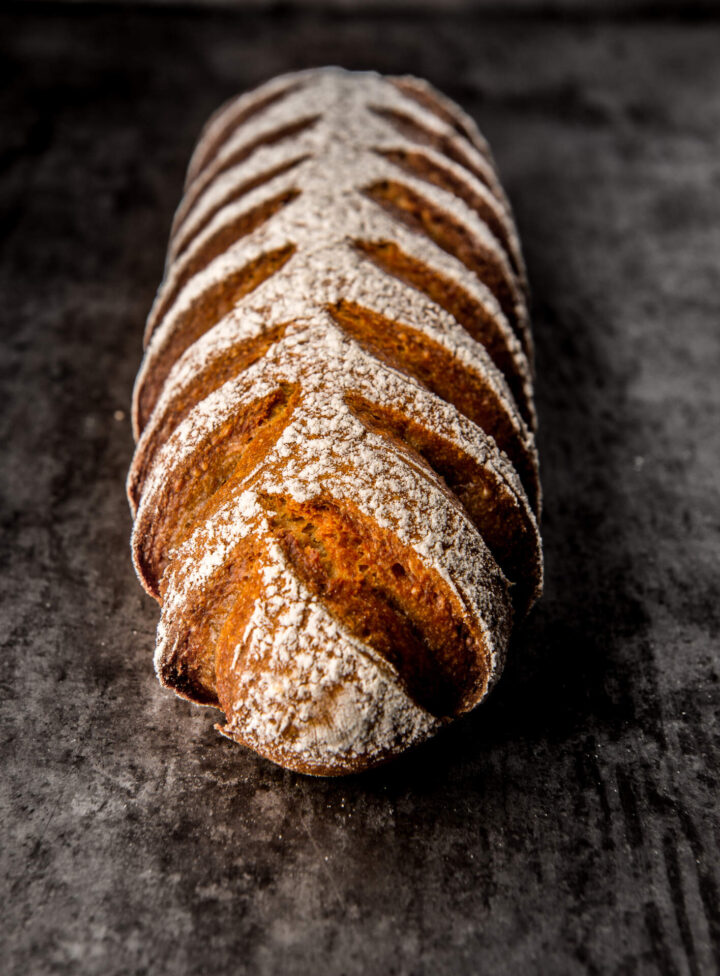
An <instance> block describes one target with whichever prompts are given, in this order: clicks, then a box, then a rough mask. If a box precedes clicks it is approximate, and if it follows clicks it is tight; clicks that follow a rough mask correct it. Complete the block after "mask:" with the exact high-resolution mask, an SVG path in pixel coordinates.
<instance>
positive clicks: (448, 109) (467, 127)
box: [391, 76, 492, 161]
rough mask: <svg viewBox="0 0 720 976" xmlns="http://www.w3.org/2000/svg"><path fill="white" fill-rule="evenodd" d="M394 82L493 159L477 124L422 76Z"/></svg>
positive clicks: (403, 91)
mask: <svg viewBox="0 0 720 976" xmlns="http://www.w3.org/2000/svg"><path fill="white" fill-rule="evenodd" d="M391 81H392V84H393V85H395V87H396V88H398V89H399V90H400V91H401V92H402V93H403V94H404V95H407V96H408V98H411V99H412V100H413V101H414V102H417V103H418V105H421V106H422V107H423V108H426V109H428V111H430V112H432V113H433V115H436V116H437V117H438V118H439V119H441V120H442V121H443V122H447V123H448V124H449V125H451V126H452V128H453V129H454V130H455V132H457V133H458V134H459V135H461V136H463V137H464V138H465V139H467V141H468V142H469V143H470V145H471V146H473V148H475V149H477V151H478V152H479V153H482V155H483V156H486V157H487V159H488V160H490V161H492V160H491V155H490V147H489V146H488V144H487V142H486V141H485V139H483V137H482V136H481V135H480V133H479V132H478V129H477V126H476V125H475V123H474V122H473V120H472V119H471V118H470V116H469V115H466V114H465V113H464V112H463V111H461V109H459V108H458V106H457V105H456V104H455V103H454V102H451V101H450V99H449V98H446V97H445V96H444V95H441V94H440V92H438V91H435V90H434V89H433V88H431V87H430V85H428V84H427V82H424V81H422V79H420V78H412V77H409V76H408V77H405V78H393V79H391Z"/></svg>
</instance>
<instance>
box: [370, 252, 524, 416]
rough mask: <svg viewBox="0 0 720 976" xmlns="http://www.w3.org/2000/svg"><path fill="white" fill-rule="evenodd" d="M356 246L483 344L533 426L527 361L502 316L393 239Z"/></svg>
mask: <svg viewBox="0 0 720 976" xmlns="http://www.w3.org/2000/svg"><path fill="white" fill-rule="evenodd" d="M355 246H356V247H357V248H358V250H359V251H361V252H362V253H363V254H366V255H367V256H368V257H369V258H370V259H371V260H372V261H374V262H375V263H376V264H377V265H378V266H379V267H381V268H382V269H383V270H385V271H387V272H388V273H390V274H392V275H395V276H397V277H398V278H400V279H401V280H402V281H405V282H407V283H408V284H410V285H412V286H413V287H414V288H417V289H418V290H419V291H421V292H423V293H424V294H425V295H427V296H428V298H430V299H432V301H433V302H436V303H437V304H438V305H439V306H440V307H441V308H444V309H445V310H446V311H447V312H449V313H450V314H451V315H452V316H453V317H454V318H455V319H456V320H457V321H458V322H459V323H460V325H461V326H462V327H463V328H464V329H465V331H466V332H467V333H468V335H470V336H472V338H473V339H475V340H476V341H477V342H479V343H480V344H481V345H482V346H484V348H485V349H486V350H487V352H488V355H489V356H490V358H491V359H492V360H493V362H494V363H495V365H496V366H497V367H498V369H499V370H500V371H501V372H502V373H503V375H504V376H505V379H506V381H507V384H508V386H509V387H510V389H511V390H512V392H513V396H514V397H515V400H516V401H517V404H518V407H519V409H520V411H521V412H522V414H523V417H524V419H525V421H526V423H528V424H529V425H530V426H531V427H534V426H535V415H534V411H533V408H532V397H531V390H530V389H529V383H528V376H527V369H526V368H523V367H525V366H526V362H527V361H526V360H523V357H520V356H518V353H517V350H516V349H515V348H514V343H513V342H512V337H511V336H509V335H508V332H507V328H506V329H505V330H503V327H502V326H503V321H504V320H503V319H500V318H498V317H497V316H494V315H492V314H491V313H490V312H489V311H488V310H487V309H486V308H485V307H484V306H483V305H481V304H480V303H479V302H478V301H477V300H476V299H474V298H473V296H472V295H470V294H469V293H468V292H466V291H464V290H463V289H462V288H461V287H460V286H459V285H458V284H457V283H456V282H454V281H452V280H451V279H449V278H446V277H445V276H444V275H441V274H439V273H438V272H437V271H434V272H433V271H431V270H430V269H429V268H428V267H427V266H425V265H423V264H422V263H421V262H419V261H416V260H415V259H414V258H412V257H410V256H409V255H408V254H405V253H404V252H403V251H402V250H401V248H399V247H398V246H397V244H394V243H393V242H392V241H355Z"/></svg>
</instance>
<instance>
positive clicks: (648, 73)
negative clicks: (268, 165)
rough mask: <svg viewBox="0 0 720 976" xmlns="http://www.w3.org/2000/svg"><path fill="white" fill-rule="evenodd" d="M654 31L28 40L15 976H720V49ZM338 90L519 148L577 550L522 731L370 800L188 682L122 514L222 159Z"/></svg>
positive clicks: (148, 30)
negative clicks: (417, 111)
mask: <svg viewBox="0 0 720 976" xmlns="http://www.w3.org/2000/svg"><path fill="white" fill-rule="evenodd" d="M645 6H646V5H642V4H641V5H640V6H639V7H637V8H634V12H631V13H630V14H628V12H627V10H624V11H622V12H620V13H617V12H613V8H607V9H603V8H599V9H598V8H595V9H594V10H593V8H589V9H588V8H584V7H583V5H580V4H570V7H571V8H574V10H575V12H574V13H571V14H568V15H567V16H565V17H560V16H558V15H556V14H552V15H551V14H550V13H549V12H548V11H547V10H545V12H543V8H541V9H540V11H539V12H535V13H527V14H524V15H523V16H517V17H512V16H510V15H505V14H503V13H502V12H498V10H497V9H496V10H495V11H494V12H493V13H482V12H472V11H465V12H457V13H447V11H445V12H443V11H439V12H433V11H432V10H431V9H425V10H424V11H422V12H418V13H416V14H412V13H408V12H407V11H405V12H403V13H397V12H395V13H393V12H391V11H386V12H384V13H383V12H382V11H380V10H376V11H375V12H370V13H367V14H358V13H355V14H344V13H338V12H333V11H332V10H331V9H329V8H315V9H312V8H298V9H292V8H289V7H280V8H270V7H267V9H264V10H261V11H257V12H254V13H245V14H241V13H239V12H237V11H234V12H233V11H227V10H225V11H222V10H210V9H208V10H205V11H203V10H200V9H199V8H198V9H193V10H183V9H177V8H165V9H158V8H143V7H140V6H130V5H128V6H125V7H122V8H113V7H104V6H100V5H87V4H83V5H64V4H54V5H49V6H45V5H42V4H24V5H17V6H9V7H8V6H6V7H4V9H3V11H2V12H0V73H1V77H2V84H1V86H0V118H1V119H2V125H1V126H0V180H1V182H0V208H1V209H0V227H1V230H2V241H1V243H0V248H1V254H0V316H1V319H0V321H1V330H2V332H1V336H2V345H3V348H2V353H1V358H0V381H1V384H2V403H3V410H2V435H1V436H2V444H3V461H2V470H1V472H0V477H1V479H2V510H1V518H2V529H3V531H2V540H1V542H0V572H1V573H2V589H3V594H4V600H3V604H2V610H1V611H0V613H1V614H2V615H1V616H0V624H1V628H0V635H1V639H2V643H3V652H2V670H1V672H0V681H1V682H2V695H1V696H0V730H1V732H2V742H3V745H2V757H3V762H4V772H3V775H2V779H0V821H1V822H2V833H3V842H2V849H1V851H0V863H1V866H2V879H3V881H4V882H7V886H8V888H7V892H6V894H5V897H4V899H3V903H4V908H3V920H2V924H1V926H0V940H1V941H2V947H1V951H2V961H1V963H0V965H1V967H2V970H3V972H5V973H11V974H20V973H23V974H24V973H33V974H43V973H58V974H64V973H67V974H96V973H97V974H103V976H112V974H122V973H145V972H147V973H151V974H153V976H157V974H164V973H168V974H170V973H173V974H199V973H208V972H214V971H217V972H227V973H252V974H276V973H282V974H288V976H293V974H297V976H300V974H311V973H313V974H314V973H323V974H328V976H340V974H347V976H351V974H366V973H382V974H413V976H420V974H428V976H443V974H448V976H456V974H457V976H461V974H471V973H472V974H474V973H483V974H493V976H505V974H507V976H511V974H512V976H526V974H556V973H557V974H574V973H588V974H605V973H613V974H635V973H640V974H654V973H660V974H663V976H674V974H686V973H687V974H691V976H693V974H705V973H708V974H710V973H714V972H717V971H718V969H720V902H719V885H720V877H719V874H718V866H719V864H720V857H719V853H718V840H719V832H718V817H717V777H718V754H719V744H720V741H719V736H718V730H719V722H718V706H719V703H720V688H719V686H718V673H719V666H718V653H717V639H718V624H719V622H720V609H719V606H718V583H719V577H720V572H719V568H718V555H719V553H720V544H719V535H720V511H719V507H718V483H719V475H720V452H719V450H718V448H719V447H720V444H719V436H718V430H719V429H720V394H719V390H718V371H719V370H720V342H719V340H718V328H719V322H720V318H719V315H720V270H719V266H718V255H719V254H720V222H719V218H720V58H718V56H717V54H718V51H719V50H720V22H718V21H715V20H714V19H713V18H712V16H711V14H708V13H707V12H705V13H703V12H702V10H701V9H700V8H696V7H693V8H688V7H685V8H684V10H683V8H680V9H679V13H676V14H670V15H664V16H657V15H653V16H647V15H646V14H645V13H644V12H643V11H644V9H645ZM689 13H691V14H693V16H688V14H689ZM324 63H340V64H343V65H345V66H347V67H363V68H364V67H372V68H377V69H379V70H382V71H388V72H406V71H410V72H414V73H416V74H419V75H423V76H426V77H428V78H429V79H430V80H432V81H433V82H435V83H436V84H437V85H438V86H439V87H440V88H441V89H443V90H444V91H446V92H447V93H448V94H449V95H451V96H452V97H454V98H455V99H457V100H458V101H459V102H460V103H461V104H462V105H463V106H464V107H465V108H466V109H467V110H468V111H469V112H471V113H472V114H473V115H474V117H475V118H476V119H477V120H478V122H479V124H480V126H481V128H482V129H483V130H484V132H485V133H486V135H487V136H488V137H489V138H490V140H491V143H492V145H493V148H494V151H495V153H496V156H497V159H498V162H499V166H500V169H501V173H502V176H503V179H504V182H505V185H506V187H507V190H508V192H509V195H510V198H511V200H512V202H513V205H514V207H515V210H516V216H517V220H518V224H519V228H520V232H521V236H522V240H523V243H524V248H525V253H526V258H527V263H528V267H529V274H530V279H531V284H532V288H533V295H534V303H533V304H534V309H533V316H534V329H535V335H536V341H537V373H538V382H537V400H538V408H539V414H540V422H541V428H540V435H539V447H540V452H541V460H542V474H543V483H544V490H545V517H544V526H543V530H544V537H545V544H546V557H547V588H546V595H545V598H544V599H543V601H542V603H541V604H540V605H539V606H538V608H537V609H536V611H535V612H534V613H533V615H532V616H531V618H530V619H529V620H528V622H527V624H526V625H525V626H524V628H523V629H522V631H521V632H520V633H519V635H518V638H517V640H516V642H515V646H514V648H513V651H512V654H511V657H510V662H509V665H508V669H507V672H506V674H505V677H504V679H503V681H502V682H501V684H500V686H499V687H498V689H497V691H496V692H495V693H494V694H493V696H492V698H491V700H490V701H488V703H487V704H486V705H485V706H483V707H482V708H481V709H480V710H479V711H478V712H477V713H476V714H474V715H473V716H471V717H470V718H468V719H467V720H465V721H463V722H461V723H460V724H459V725H458V726H457V727H455V728H454V729H452V730H451V731H449V732H448V733H446V734H444V735H443V736H441V737H440V738H438V739H437V740H436V741H435V742H433V743H431V744H430V745H429V746H427V747H425V748H423V749H421V750H419V751H417V752H416V753H414V754H412V755H409V756H407V757H406V758H404V759H403V760H401V761H399V762H396V763H395V764H394V765H392V766H389V767H387V768H385V769H382V770H379V771H377V772H374V773H371V774H369V775H365V776H362V777H356V778H350V779H343V780H335V781H324V780H312V779H308V778H303V777H300V776H296V775H293V774H290V773H286V772H283V771H282V770H280V769H278V768H276V767H274V766H272V765H270V764H269V763H267V762H265V761H263V760H261V759H259V758H257V757H255V756H254V755H252V754H251V753H249V752H246V751H244V750H242V749H240V748H237V747H234V746H233V745H232V744H231V743H229V742H227V741H225V740H223V739H221V738H220V737H219V736H218V735H217V734H216V733H215V732H214V731H213V728H212V724H213V720H214V714H213V713H212V712H211V711H209V710H202V709H196V708H193V707H192V706H190V705H187V704H186V703H183V702H181V701H179V700H177V699H175V698H173V697H172V696H171V695H169V694H168V693H165V692H163V691H162V690H161V689H160V687H159V686H158V685H157V683H156V681H155V678H154V675H153V671H152V648H153V642H154V627H155V623H156V619H157V611H156V608H155V606H154V605H153V604H152V603H151V601H149V600H148V599H147V598H145V597H144V596H143V595H142V593H141V591H140V588H139V586H138V584H137V582H136V580H135V578H134V576H133V572H132V567H131V564H130V558H129V552H128V536H129V531H130V517H129V513H128V510H127V505H126V502H125V498H124V493H123V480H124V476H125V472H126V469H127V466H128V463H129V460H130V456H131V452H132V441H131V435H130V430H129V423H128V405H129V400H130V392H131V387H132V381H133V377H134V374H135V372H136V370H137V367H138V365H139V361H140V355H141V334H142V327H143V320H144V317H145V314H146V313H147V310H148V308H149V306H150V303H151V301H152V297H153V293H154V289H155V287H156V286H157V284H158V282H159V279H160V276H161V273H162V266H163V259H164V249H165V244H166V239H167V232H168V229H169V225H170V219H171V215H172V211H173V208H174V206H175V204H176V202H177V201H178V199H179V195H180V192H181V184H182V178H183V170H184V167H185V165H186V162H187V160H188V158H189V154H190V151H191V149H192V146H193V142H194V140H195V138H196V136H197V133H198V130H199V128H200V126H201V124H202V123H203V121H204V120H205V118H206V117H207V115H208V114H209V113H210V112H211V111H212V110H213V109H214V108H215V107H216V106H217V105H218V103H219V102H221V101H222V100H223V99H224V98H226V97H228V96H229V95H231V94H233V93H234V92H236V91H238V90H241V89H243V88H245V87H247V86H249V85H253V84H255V83H257V82H259V81H261V80H263V79H264V78H267V77H269V76H271V75H273V74H275V73H277V72H281V71H287V70H290V69H293V68H300V67H305V66H310V65H315V64H324Z"/></svg>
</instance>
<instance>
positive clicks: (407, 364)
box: [128, 69, 542, 775]
mask: <svg viewBox="0 0 720 976" xmlns="http://www.w3.org/2000/svg"><path fill="white" fill-rule="evenodd" d="M531 357H532V343H531V337H530V332H529V328H528V320H527V309H526V303H525V275H524V267H523V262H522V255H521V252H520V247H519V245H518V241H517V235H516V232H515V228H514V225H513V222H512V218H511V215H510V211H509V207H508V204H507V201H506V199H505V196H504V194H503V192H502V189H501V187H500V185H499V182H498V179H497V175H496V173H495V170H494V167H493V163H492V160H491V157H490V153H489V150H488V148H487V145H486V143H485V142H484V140H483V139H482V137H481V136H480V134H479V133H478V131H477V129H476V127H475V125H474V123H473V122H472V120H470V119H469V118H468V117H467V116H465V115H464V114H463V113H462V112H461V111H460V110H459V109H458V108H457V107H456V106H454V105H453V104H452V103H450V102H448V101H447V100H446V99H445V98H443V97H442V96H441V95H439V94H438V93H437V92H435V91H434V90H432V89H431V88H430V87H429V86H428V85H426V84H425V83H423V82H420V81H418V80H416V79H411V78H397V79H392V78H387V79H386V78H381V77H379V76H377V75H375V74H370V73H349V72H344V71H341V70H339V69H322V70H317V71H309V72H304V73H300V74H295V75H289V76H285V77H282V78H278V79H275V80H273V81H272V82H270V83H268V84H266V85H264V86H263V87H261V88H260V89H258V90H256V91H254V92H251V93H249V94H247V95H244V96H242V97H240V98H237V99H235V100H233V101H232V102H230V103H229V104H227V105H226V106H224V107H223V108H222V109H221V110H220V111H219V112H218V113H217V114H216V115H215V116H214V117H213V118H212V119H211V120H210V122H209V123H208V125H207V127H206V129H205V131H204V133H203V135H202V137H201V140H200V142H199V144H198V147H197V149H196V151H195V154H194V156H193V158H192V160H191V163H190V166H189V170H188V177H187V183H186V188H185V196H184V198H183V200H182V202H181V204H180V206H179V208H178V211H177V214H176V217H175V221H174V224H173V230H172V236H171V240H170V245H169V253H168V263H167V268H166V274H165V279H164V281H163V283H162V285H161V287H160V289H159V291H158V295H157V298H156V301H155V304H154V306H153V308H152V310H151V312H150V316H149V318H148V324H147V332H146V351H145V357H144V360H143V364H142V367H141V369H140V372H139V375H138V379H137V383H136V388H135V397H134V405H133V419H134V426H135V432H136V436H137V437H138V444H137V450H136V454H135V459H134V462H133V466H132V469H131V471H130V475H129V479H128V493H129V497H130V501H131V505H132V507H133V511H134V512H135V527H134V532H133V554H134V559H135V565H136V568H137V571H138V575H139V577H140V579H141V581H142V583H143V585H144V586H145V588H146V590H147V591H148V592H149V593H150V594H152V595H153V596H154V597H156V598H157V599H158V600H159V601H160V603H161V605H162V618H161V621H160V625H159V629H158V641H157V651H156V668H157V672H158V675H159V677H160V680H161V681H162V683H163V684H165V685H166V686H168V687H170V688H173V689H174V690H175V691H176V692H177V693H178V694H180V695H182V696H184V697H187V698H189V699H190V700H192V701H196V702H200V703H203V704H213V705H217V706H219V707H220V708H222V709H223V711H224V712H225V715H226V724H225V725H224V726H223V727H222V729H221V731H222V732H223V733H224V734H226V735H227V736H229V737H231V738H233V739H236V740H237V741H239V742H242V743H244V744H246V745H249V746H251V747H252V748H253V749H255V750H257V751H258V752H260V753H261V754H263V755H265V756H267V757H269V758H270V759H272V760H274V761H275V762H278V763H280V764H282V765H284V766H287V767H289V768H292V769H296V770H299V771H302V772H310V773H316V774H325V775H330V774H337V773H344V772H349V771H354V770H359V769H363V768H367V767H369V766H372V765H375V764H377V763H378V762H382V761H384V760H386V759H388V758H390V757H392V756H393V755H395V754H397V753H398V752H400V751H402V750H403V749H406V748H408V747H409V746H411V745H413V744H415V743H417V742H419V741H422V740H423V739H424V738H426V737H427V736H428V735H430V734H432V733H433V732H434V731H435V730H436V729H438V728H439V727H440V726H442V725H443V724H444V723H446V722H447V721H449V720H451V719H452V718H453V717H455V716H458V715H460V714H462V713H464V712H466V711H468V710H469V709H471V708H473V707H474V706H475V705H477V704H478V702H480V701H481V699H482V698H483V697H484V696H485V694H486V693H487V691H488V689H489V687H490V686H491V684H492V683H493V682H494V681H495V680H496V679H497V677H498V675H499V673H500V670H501V667H502V661H503V657H504V654H505V649H506V646H507V642H508V638H509V636H510V633H511V629H512V625H513V622H514V620H515V619H517V617H518V616H519V615H522V614H524V613H525V612H526V611H527V609H528V608H529V607H530V605H531V604H532V603H533V602H534V600H535V599H536V598H537V597H538V596H539V594H540V591H541V588H542V554H541V546H540V538H539V534H538V527H537V517H538V511H539V505H540V489H539V481H538V470H537V457H536V452H535V446H534V438H533V430H534V426H535V414H534V409H533V400H532V366H531Z"/></svg>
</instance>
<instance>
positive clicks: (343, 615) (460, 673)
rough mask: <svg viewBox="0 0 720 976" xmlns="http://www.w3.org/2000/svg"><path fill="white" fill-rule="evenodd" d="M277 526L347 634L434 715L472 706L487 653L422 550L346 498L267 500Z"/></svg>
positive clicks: (306, 579) (304, 577)
mask: <svg viewBox="0 0 720 976" xmlns="http://www.w3.org/2000/svg"><path fill="white" fill-rule="evenodd" d="M260 502H261V504H262V505H263V507H264V508H266V510H269V512H270V513H271V514H270V515H269V518H268V522H269V526H270V530H271V532H272V533H273V535H274V536H275V538H276V539H277V541H278V543H279V545H280V548H281V550H282V552H283V554H284V556H285V558H286V560H287V562H288V563H289V564H290V565H291V566H292V567H293V569H294V570H295V572H296V573H297V576H298V578H299V579H300V580H301V581H302V582H303V583H304V584H305V586H306V587H307V588H308V589H309V590H310V592H311V593H312V594H313V595H315V596H316V597H318V598H319V599H320V600H321V601H322V603H323V604H324V606H325V607H326V608H328V609H329V611H330V613H331V614H332V616H333V617H335V618H336V619H338V620H339V621H340V623H341V624H342V625H343V627H344V629H345V630H346V631H347V632H348V633H349V634H351V635H352V636H353V637H356V638H357V639H358V640H360V641H363V642H365V643H368V644H369V645H370V646H371V647H372V648H374V649H375V650H376V651H378V652H379V653H380V654H381V655H382V656H383V657H384V658H385V659H386V660H387V661H389V662H390V664H392V666H393V667H394V668H395V669H396V670H397V672H398V673H399V675H400V679H401V681H402V684H403V686H404V687H405V688H406V690H407V691H408V693H409V695H410V697H411V698H412V699H413V701H415V702H417V703H418V704H419V705H421V706H422V707H423V708H425V709H427V711H429V712H430V713H431V714H432V715H435V716H437V717H438V718H441V717H443V716H449V715H456V714H458V713H459V712H462V711H466V710H467V709H468V708H471V707H472V706H473V705H474V704H475V702H476V700H477V697H478V693H479V691H480V690H482V689H484V686H485V684H486V681H487V676H488V663H487V657H488V653H487V648H486V647H485V644H484V641H483V640H482V638H481V637H480V636H479V635H477V634H473V633H472V632H471V630H470V628H469V627H468V625H467V623H466V621H465V618H464V614H463V613H462V608H461V607H460V606H459V604H458V601H457V597H455V596H454V594H452V591H451V590H450V589H449V588H448V586H447V584H446V583H445V582H444V581H443V580H442V578H441V577H440V576H439V575H438V574H437V573H435V572H433V570H432V569H430V568H429V567H427V566H425V565H423V563H422V560H420V559H419V558H418V556H417V554H416V553H415V552H414V551H413V550H412V549H411V548H410V547H407V546H402V545H401V544H400V543H399V542H398V540H397V538H395V537H394V535H393V533H391V532H389V531H387V530H383V529H382V528H380V527H378V526H377V524H375V523H374V522H373V521H372V520H370V519H368V518H367V517H366V516H363V515H362V514H361V513H360V512H358V511H355V510H354V506H353V505H352V504H349V503H347V502H345V503H343V504H340V503H339V502H338V501H337V500H335V499H328V498H324V497H322V496H320V497H317V498H314V499H312V500H311V501H309V502H297V501H295V500H294V499H288V498H284V497H282V496H278V495H270V494H264V495H261V496H260Z"/></svg>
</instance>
